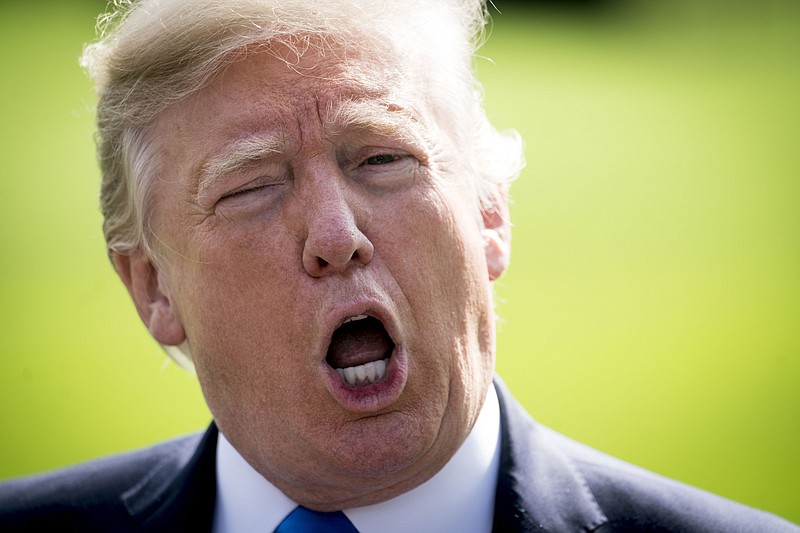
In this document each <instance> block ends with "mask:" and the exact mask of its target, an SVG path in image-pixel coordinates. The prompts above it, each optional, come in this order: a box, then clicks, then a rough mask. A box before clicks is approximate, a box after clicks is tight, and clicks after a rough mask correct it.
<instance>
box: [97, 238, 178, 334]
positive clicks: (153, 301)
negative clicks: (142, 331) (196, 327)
mask: <svg viewBox="0 0 800 533" xmlns="http://www.w3.org/2000/svg"><path fill="white" fill-rule="evenodd" d="M112 257H113V260H114V265H115V266H116V267H117V273H118V274H119V277H120V278H121V279H122V283H124V284H125V287H127V289H128V293H130V295H131V298H132V299H133V303H134V305H136V311H137V312H138V313H139V317H140V318H141V319H142V322H144V325H145V326H147V329H148V330H149V331H150V334H151V335H152V336H153V338H155V339H156V340H157V341H158V342H160V343H161V344H164V345H167V346H177V345H179V344H181V343H182V342H183V341H185V340H186V333H185V332H184V329H183V324H182V323H181V320H180V317H179V316H178V313H177V309H176V307H175V303H174V302H173V300H172V296H171V293H170V289H169V283H168V281H167V279H166V277H165V276H164V275H163V273H162V272H160V271H159V269H158V268H156V266H155V265H154V264H153V263H152V261H150V259H149V258H147V257H146V256H145V254H144V253H142V252H141V251H140V250H135V251H133V252H130V253H127V254H122V253H117V252H113V253H112Z"/></svg>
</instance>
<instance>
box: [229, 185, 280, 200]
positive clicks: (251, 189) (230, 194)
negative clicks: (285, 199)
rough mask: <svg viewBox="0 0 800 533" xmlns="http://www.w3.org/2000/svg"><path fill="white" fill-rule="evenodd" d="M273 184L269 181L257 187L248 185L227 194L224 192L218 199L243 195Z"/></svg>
mask: <svg viewBox="0 0 800 533" xmlns="http://www.w3.org/2000/svg"><path fill="white" fill-rule="evenodd" d="M273 186H274V184H272V183H270V184H267V185H259V186H257V187H250V188H247V189H239V190H237V191H233V192H229V193H228V194H226V195H225V196H223V197H222V198H220V200H228V199H230V198H238V197H239V196H244V195H246V194H250V193H254V192H257V191H260V190H263V189H266V188H268V187H273Z"/></svg>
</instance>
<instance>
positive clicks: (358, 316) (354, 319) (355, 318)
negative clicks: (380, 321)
mask: <svg viewBox="0 0 800 533" xmlns="http://www.w3.org/2000/svg"><path fill="white" fill-rule="evenodd" d="M365 318H369V317H368V316H367V315H357V316H351V317H350V318H348V319H347V320H345V321H344V322H342V324H347V323H348V322H355V321H356V320H364V319H365Z"/></svg>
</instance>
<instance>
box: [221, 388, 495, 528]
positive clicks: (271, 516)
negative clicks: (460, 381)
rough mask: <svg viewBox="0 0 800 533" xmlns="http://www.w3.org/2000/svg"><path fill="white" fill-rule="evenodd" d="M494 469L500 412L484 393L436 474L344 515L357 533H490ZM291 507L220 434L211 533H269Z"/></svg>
mask: <svg viewBox="0 0 800 533" xmlns="http://www.w3.org/2000/svg"><path fill="white" fill-rule="evenodd" d="M499 463H500V407H499V404H498V401H497V393H496V392H495V390H494V387H493V386H490V387H489V390H488V392H487V394H486V400H485V402H484V404H483V407H482V408H481V412H480V414H479V415H478V420H476V422H475V426H474V427H473V428H472V431H471V432H470V434H469V435H468V436H467V439H466V440H465V441H464V443H463V444H462V445H461V447H460V448H459V449H458V451H456V453H455V455H453V457H452V458H451V459H450V461H449V462H448V463H447V464H446V465H445V466H444V468H442V469H441V470H440V471H439V472H437V473H436V475H434V476H433V477H432V478H431V479H429V480H428V481H426V482H425V483H423V484H422V485H420V486H418V487H416V488H414V489H412V490H411V491H409V492H406V493H404V494H401V495H400V496H397V497H395V498H392V499H391V500H387V501H385V502H381V503H378V504H375V505H368V506H366V507H356V508H352V509H344V510H343V511H344V514H345V515H346V516H347V518H349V519H350V521H351V522H352V523H353V525H354V526H355V527H356V529H358V531H359V532H360V533H393V532H404V533H405V532H408V531H415V532H432V533H433V532H441V531H459V532H465V533H469V532H475V533H479V532H480V533H484V532H488V531H491V529H492V518H493V516H494V493H495V488H496V486H497V475H498V469H499ZM295 507H297V503H295V502H294V501H292V500H290V499H289V498H288V497H286V496H285V495H284V494H283V493H282V492H281V491H280V490H278V489H277V488H276V487H275V486H274V485H272V483H270V482H269V481H267V480H266V479H264V478H263V477H262V476H261V475H260V474H259V473H258V472H256V471H255V470H254V469H253V467H251V466H250V464H249V463H247V461H245V460H244V459H243V458H242V456H241V455H239V453H238V452H237V451H236V450H235V449H234V448H233V446H231V444H230V443H229V442H228V440H227V439H226V438H225V436H224V435H223V434H222V433H220V434H219V441H218V443H217V501H216V507H215V511H214V526H213V533H256V532H257V533H272V531H274V530H275V528H276V527H278V524H280V523H281V522H282V521H283V519H284V518H285V517H286V515H288V514H289V513H291V512H292V511H293V510H294V509H295Z"/></svg>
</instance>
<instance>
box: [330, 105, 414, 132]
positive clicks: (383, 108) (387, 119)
mask: <svg viewBox="0 0 800 533" xmlns="http://www.w3.org/2000/svg"><path fill="white" fill-rule="evenodd" d="M325 118H326V121H325V122H326V124H325V131H326V133H328V134H330V135H338V134H342V133H343V132H346V131H348V130H362V131H367V132H371V133H375V134H377V135H387V136H390V137H399V138H401V139H403V140H411V139H413V138H414V137H415V135H414V133H416V132H417V131H418V128H419V121H418V120H417V119H416V118H415V117H414V115H413V114H412V113H410V112H409V111H408V110H407V109H405V108H403V107H402V106H400V105H396V104H383V103H379V102H376V101H374V100H345V101H341V102H338V103H337V104H336V106H335V107H332V108H331V109H329V110H328V113H327V116H326V117H325Z"/></svg>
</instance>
